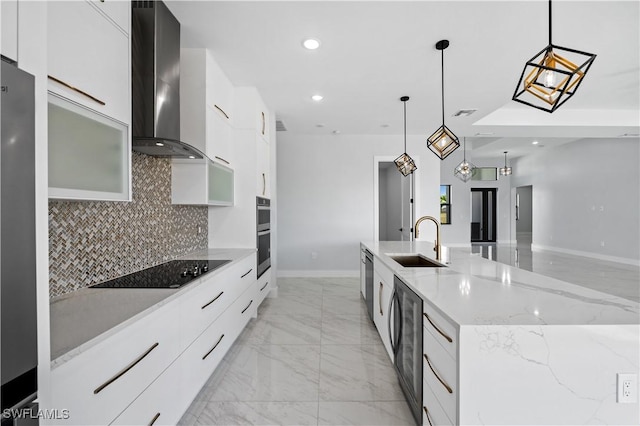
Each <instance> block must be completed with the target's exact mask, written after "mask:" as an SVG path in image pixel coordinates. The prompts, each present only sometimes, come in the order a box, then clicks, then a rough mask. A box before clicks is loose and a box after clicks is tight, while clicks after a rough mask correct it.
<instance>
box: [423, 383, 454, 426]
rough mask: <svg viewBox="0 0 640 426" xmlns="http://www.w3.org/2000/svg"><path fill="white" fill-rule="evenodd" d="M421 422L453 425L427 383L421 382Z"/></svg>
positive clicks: (445, 425)
mask: <svg viewBox="0 0 640 426" xmlns="http://www.w3.org/2000/svg"><path fill="white" fill-rule="evenodd" d="M422 424H423V425H426V426H440V425H443V426H453V422H452V421H451V420H450V419H449V417H447V415H446V414H445V412H444V410H443V409H442V406H440V403H439V402H438V399H437V398H436V396H435V395H434V394H433V392H431V389H430V388H429V385H427V383H426V382H424V381H423V382H422Z"/></svg>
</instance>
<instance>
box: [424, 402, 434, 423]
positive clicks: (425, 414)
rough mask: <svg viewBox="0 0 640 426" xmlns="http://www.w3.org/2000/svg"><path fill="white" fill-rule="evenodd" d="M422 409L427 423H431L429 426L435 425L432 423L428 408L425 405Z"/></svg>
mask: <svg viewBox="0 0 640 426" xmlns="http://www.w3.org/2000/svg"><path fill="white" fill-rule="evenodd" d="M422 409H423V410H424V417H425V418H426V419H427V423H429V426H433V423H431V416H430V415H429V410H427V407H425V406H424V405H423V406H422Z"/></svg>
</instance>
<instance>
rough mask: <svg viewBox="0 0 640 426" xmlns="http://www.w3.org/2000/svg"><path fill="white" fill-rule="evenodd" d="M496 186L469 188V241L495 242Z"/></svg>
mask: <svg viewBox="0 0 640 426" xmlns="http://www.w3.org/2000/svg"><path fill="white" fill-rule="evenodd" d="M496 192H497V189H496V188H472V189H471V242H472V243H495V242H496V234H497V212H496Z"/></svg>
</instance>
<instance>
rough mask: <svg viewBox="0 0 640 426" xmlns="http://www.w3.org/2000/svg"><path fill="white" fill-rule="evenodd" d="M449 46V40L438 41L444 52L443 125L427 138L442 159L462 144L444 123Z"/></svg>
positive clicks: (438, 45)
mask: <svg viewBox="0 0 640 426" xmlns="http://www.w3.org/2000/svg"><path fill="white" fill-rule="evenodd" d="M447 47H449V40H440V41H439V42H437V43H436V49H438V50H439V51H440V52H441V53H442V62H441V71H442V126H440V127H439V128H438V130H436V131H435V132H433V133H432V134H431V136H429V138H428V139H427V147H428V148H429V149H430V150H431V151H433V153H434V154H436V155H437V156H438V158H440V159H441V160H444V159H445V158H447V156H448V155H449V154H451V153H452V152H453V151H455V150H456V148H458V147H459V146H460V140H459V139H458V137H457V136H456V135H455V134H454V133H453V132H452V131H451V130H449V128H448V127H447V126H445V124H444V50H445V49H446V48H447Z"/></svg>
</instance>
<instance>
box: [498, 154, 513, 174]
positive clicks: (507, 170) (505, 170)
mask: <svg viewBox="0 0 640 426" xmlns="http://www.w3.org/2000/svg"><path fill="white" fill-rule="evenodd" d="M498 170H500V176H509V175H510V174H511V167H507V151H505V152H504V167H500V169H498Z"/></svg>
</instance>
